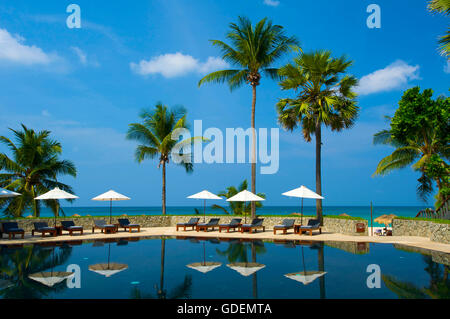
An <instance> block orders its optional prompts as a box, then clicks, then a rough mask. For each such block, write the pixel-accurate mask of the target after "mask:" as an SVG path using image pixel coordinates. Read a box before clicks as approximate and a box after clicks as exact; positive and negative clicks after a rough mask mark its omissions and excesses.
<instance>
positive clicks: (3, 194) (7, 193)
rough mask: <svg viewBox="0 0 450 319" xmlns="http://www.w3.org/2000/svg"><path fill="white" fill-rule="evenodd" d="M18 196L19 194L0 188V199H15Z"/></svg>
mask: <svg viewBox="0 0 450 319" xmlns="http://www.w3.org/2000/svg"><path fill="white" fill-rule="evenodd" d="M19 195H20V194H19V193H15V192H12V191H9V190H7V189H4V188H1V187H0V198H7V197H15V196H19Z"/></svg>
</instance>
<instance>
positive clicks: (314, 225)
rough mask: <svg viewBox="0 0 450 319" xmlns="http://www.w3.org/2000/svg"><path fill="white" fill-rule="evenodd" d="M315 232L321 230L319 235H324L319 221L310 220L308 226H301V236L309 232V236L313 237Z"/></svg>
mask: <svg viewBox="0 0 450 319" xmlns="http://www.w3.org/2000/svg"><path fill="white" fill-rule="evenodd" d="M313 230H319V233H320V234H322V228H321V227H320V221H319V220H318V219H310V220H308V225H306V226H300V229H299V234H300V235H302V234H303V232H305V233H306V232H309V235H310V236H312V232H313Z"/></svg>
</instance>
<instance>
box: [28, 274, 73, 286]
mask: <svg viewBox="0 0 450 319" xmlns="http://www.w3.org/2000/svg"><path fill="white" fill-rule="evenodd" d="M74 275H75V273H73V272H67V271H55V272H53V271H52V272H38V273H35V274H32V275H29V276H28V278H30V279H33V280H34V281H37V282H40V283H41V284H44V285H46V286H48V287H53V286H54V285H56V284H59V283H60V282H61V281H63V280H65V279H67V278H71V277H73V276H74Z"/></svg>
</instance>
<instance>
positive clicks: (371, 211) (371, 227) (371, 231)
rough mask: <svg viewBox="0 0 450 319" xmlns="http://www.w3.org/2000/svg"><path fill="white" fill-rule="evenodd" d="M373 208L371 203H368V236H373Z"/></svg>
mask: <svg viewBox="0 0 450 319" xmlns="http://www.w3.org/2000/svg"><path fill="white" fill-rule="evenodd" d="M372 213H373V206H372V202H370V233H371V234H370V235H371V236H373V214H372Z"/></svg>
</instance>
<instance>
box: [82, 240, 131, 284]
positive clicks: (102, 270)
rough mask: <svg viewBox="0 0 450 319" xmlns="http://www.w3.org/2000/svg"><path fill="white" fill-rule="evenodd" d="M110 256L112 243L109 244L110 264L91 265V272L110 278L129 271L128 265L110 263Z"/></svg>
mask: <svg viewBox="0 0 450 319" xmlns="http://www.w3.org/2000/svg"><path fill="white" fill-rule="evenodd" d="M110 256H111V243H109V244H108V262H106V263H101V264H95V265H89V270H90V271H93V272H96V273H97V274H100V275H103V276H105V277H110V276H112V275H114V274H117V273H118V272H121V271H123V270H125V269H128V265H126V264H119V263H115V262H110V261H109V260H110Z"/></svg>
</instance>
